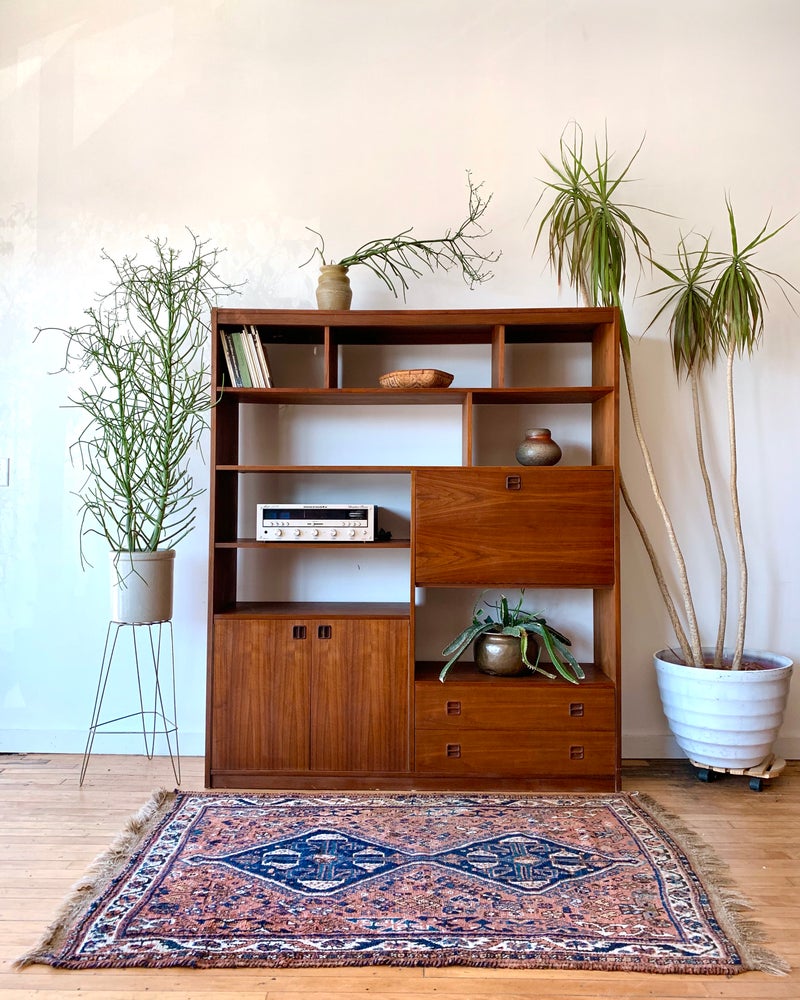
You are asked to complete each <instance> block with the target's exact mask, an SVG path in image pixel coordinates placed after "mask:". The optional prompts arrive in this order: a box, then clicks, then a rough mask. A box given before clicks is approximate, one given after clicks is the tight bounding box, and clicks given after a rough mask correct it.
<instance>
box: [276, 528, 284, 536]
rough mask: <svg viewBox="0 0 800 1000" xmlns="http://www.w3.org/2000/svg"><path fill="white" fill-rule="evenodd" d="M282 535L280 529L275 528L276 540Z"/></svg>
mask: <svg viewBox="0 0 800 1000" xmlns="http://www.w3.org/2000/svg"><path fill="white" fill-rule="evenodd" d="M282 534H283V532H282V531H281V529H280V528H276V529H275V537H276V538H280V537H281V535H282Z"/></svg>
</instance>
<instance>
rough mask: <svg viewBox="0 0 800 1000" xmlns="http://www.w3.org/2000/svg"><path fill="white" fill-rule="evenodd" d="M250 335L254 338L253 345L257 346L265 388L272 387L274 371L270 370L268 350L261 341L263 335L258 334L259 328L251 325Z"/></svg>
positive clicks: (257, 355)
mask: <svg viewBox="0 0 800 1000" xmlns="http://www.w3.org/2000/svg"><path fill="white" fill-rule="evenodd" d="M250 336H251V337H252V338H253V346H254V348H255V352H256V357H257V359H258V364H259V367H260V369H261V374H262V375H263V377H264V388H265V389H271V388H272V372H270V370H269V361H267V352H266V348H265V347H264V345H263V344H262V343H261V337H259V335H258V330H257V329H256V328H255V327H254V326H251V327H250Z"/></svg>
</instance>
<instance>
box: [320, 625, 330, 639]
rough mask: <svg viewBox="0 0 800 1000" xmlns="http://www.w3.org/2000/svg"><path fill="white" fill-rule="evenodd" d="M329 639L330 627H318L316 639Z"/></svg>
mask: <svg viewBox="0 0 800 1000" xmlns="http://www.w3.org/2000/svg"><path fill="white" fill-rule="evenodd" d="M330 637H331V627H330V625H320V626H319V627H318V628H317V638H318V639H330Z"/></svg>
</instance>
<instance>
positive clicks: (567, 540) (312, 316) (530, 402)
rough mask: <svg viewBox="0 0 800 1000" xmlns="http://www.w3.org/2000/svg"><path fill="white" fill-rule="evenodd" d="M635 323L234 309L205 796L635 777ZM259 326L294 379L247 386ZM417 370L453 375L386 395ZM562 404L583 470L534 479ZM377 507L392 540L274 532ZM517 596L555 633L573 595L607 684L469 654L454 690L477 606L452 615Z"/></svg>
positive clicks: (223, 413) (529, 312)
mask: <svg viewBox="0 0 800 1000" xmlns="http://www.w3.org/2000/svg"><path fill="white" fill-rule="evenodd" d="M618 322H619V320H618V314H617V312H616V310H612V309H578V308H575V309H497V310H441V311H440V310H436V311H433V310H431V311H414V310H393V311H367V310H364V311H361V310H353V311H343V312H338V311H337V312H326V311H319V310H313V311H311V310H272V309H216V310H214V312H213V317H212V323H213V343H214V345H215V348H214V351H213V359H212V377H213V384H214V386H215V390H214V391H215V399H216V400H217V402H216V405H215V406H214V407H213V409H212V411H211V456H210V462H211V494H210V505H211V538H210V553H209V555H210V583H209V658H208V680H207V737H206V739H207V746H206V784H207V786H208V787H212V788H296V789H348V788H352V789H375V788H383V789H453V790H489V789H499V790H515V789H516V790H551V791H554V790H587V791H591V790H596V791H607V790H614V789H618V788H619V787H620V596H619V524H618V522H619V499H618V496H619V495H618V483H619V460H618V446H619V425H618V422H619V399H618V396H619V391H618V390H619V361H618V356H619V351H618V334H619V330H618ZM243 329H246V330H248V331H252V332H254V333H255V335H256V336H257V337H258V339H259V340H260V341H261V344H262V345H263V347H264V350H265V353H266V356H267V359H268V361H269V366H270V369H271V372H272V381H273V387H272V388H233V387H231V385H230V379H229V374H228V368H227V366H226V360H225V353H224V350H223V336H222V335H224V334H230V333H238V332H240V331H242V330H243ZM410 368H419V369H427V368H446V369H447V370H448V371H449V372H451V373H453V374H454V379H453V382H452V384H451V385H450V386H449V387H447V388H405V389H404V388H382V387H381V386H380V385H379V382H378V379H379V377H380V376H381V375H382V374H384V373H385V372H387V371H390V370H393V369H410ZM540 416H544V417H546V419H547V423H546V424H545V426H550V427H551V429H552V431H553V437H554V438H555V439H556V440H558V441H559V443H560V444H561V445H562V448H563V451H564V456H563V458H562V460H561V462H560V463H559V464H558V465H555V466H549V467H531V466H521V465H519V464H517V463H516V460H515V457H514V455H515V448H516V446H517V444H518V443H519V442H520V440H521V439H522V437H523V436H524V428H526V427H529V426H541V424H542V420H541V419H539V418H540ZM520 427H522V428H523V433H520ZM331 456H333V458H331ZM375 497H377V505H378V527H379V528H382V529H384V530H383V531H381V532H380V533H379V534H378V536H377V538H376V540H374V541H366V542H365V541H359V540H357V539H348V540H345V541H341V540H339V537H341V536H337V537H335V538H334V537H331V538H330V540H327V541H326V540H319V538H314V539H313V540H307V541H304V540H300V541H294V540H292V538H291V534H290V530H291V529H290V528H288V529H287V531H286V534H285V535H282V536H280V537H277V536H276V537H275V538H273V539H271V540H268V541H259V540H257V539H256V505H257V504H258V503H266V504H272V505H280V504H289V503H295V504H298V503H299V504H302V503H308V504H312V503H313V504H317V503H320V502H321V501H323V500H325V501H330V502H334V503H336V502H342V503H344V502H357V503H366V502H369V501H371V500H372V499H373V498H375ZM519 588H525V591H526V606H527V605H528V604H532V605H535V607H533V608H532V609H533V610H542V611H544V613H545V614H546V616H547V617H548V620H549V621H551V623H552V624H554V625H555V626H556V627H559V628H562V627H563V625H562V623H561V622H560V621H559V620H556V619H554V618H553V617H552V616H551V615H550V614H549V613H548V608H547V607H543V608H539V607H538V603H537V596H538V595H539V593H543V594H546V595H547V594H549V595H552V594H554V593H555V594H558V595H561V596H563V597H564V598H565V599H567V598H574V604H575V608H576V609H577V610H576V611H575V612H574V614H576V615H578V616H581V615H582V617H583V620H582V621H579V622H578V625H577V632H578V633H579V634H580V635H581V636H584V637H585V645H586V647H587V649H588V655H585V656H581V657H580V659H581V661H582V662H583V666H584V669H585V672H586V679H585V680H584V681H583V682H582V683H580V684H578V685H574V684H570V683H569V682H567V681H565V680H562V679H560V678H559V679H558V680H549V679H548V678H546V677H542V676H539V675H534V674H526V675H524V676H522V677H496V676H490V675H487V674H483V673H480V672H479V671H478V670H477V669H476V668H475V666H474V664H473V663H471V662H469V657H470V654H469V653H467V654H465V656H464V657H462V659H461V660H459V661H458V662H457V663H456V664H455V665H454V666H453V667H452V668H451V670H450V672H449V674H448V676H447V678H446V680H445V681H444V683H442V682H440V681H439V671H440V669H441V667H442V665H443V662H444V661H443V658H442V657H441V656H440V653H439V651H440V650H441V649H443V648H444V647H445V646H446V644H447V643H448V642H449V641H450V639H451V638H452V637H453V636H454V635H455V634H456V633H457V632H458V631H459V630H460V629H461V628H463V627H464V626H465V625H467V624H468V623H469V620H470V617H471V613H470V611H468V612H467V613H466V616H465V615H464V614H462V612H461V611H460V610H459V611H458V613H457V614H456V612H455V611H454V610H453V608H455V607H456V606H459V607H462V606H463V607H466V608H468V609H471V608H472V606H473V604H474V602H475V601H476V599H479V598H480V597H481V594H482V592H483V591H487V590H488V591H490V592H492V593H507V594H509V595H511V594H514V595H516V593H517V590H518V589H519ZM528 598H530V601H529V600H528ZM564 630H565V631H568V632H569V629H568V628H565V629H564Z"/></svg>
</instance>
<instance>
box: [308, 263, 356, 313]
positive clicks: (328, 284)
mask: <svg viewBox="0 0 800 1000" xmlns="http://www.w3.org/2000/svg"><path fill="white" fill-rule="evenodd" d="M352 301H353V289H352V288H351V287H350V279H349V278H348V277H347V268H346V267H342V265H341V264H323V265H322V267H321V268H320V269H319V281H318V282H317V306H318V307H319V308H320V309H349V308H350V303H351V302H352Z"/></svg>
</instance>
